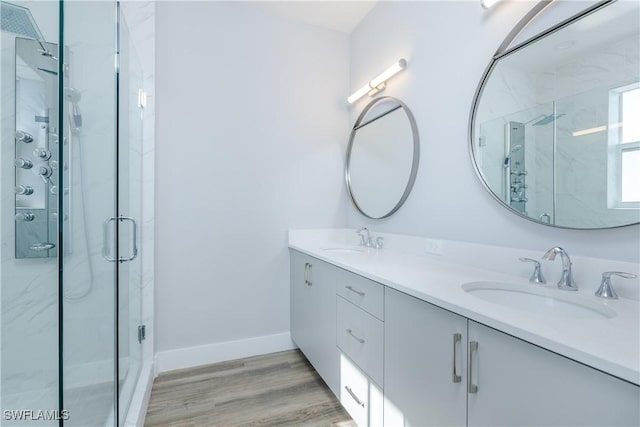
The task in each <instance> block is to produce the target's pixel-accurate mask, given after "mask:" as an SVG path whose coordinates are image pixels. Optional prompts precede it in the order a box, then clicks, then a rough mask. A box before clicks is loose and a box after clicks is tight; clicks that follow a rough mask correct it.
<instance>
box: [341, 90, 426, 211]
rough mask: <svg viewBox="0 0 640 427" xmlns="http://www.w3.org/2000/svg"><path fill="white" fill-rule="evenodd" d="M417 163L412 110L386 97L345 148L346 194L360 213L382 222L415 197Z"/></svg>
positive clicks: (361, 120) (367, 112)
mask: <svg viewBox="0 0 640 427" xmlns="http://www.w3.org/2000/svg"><path fill="white" fill-rule="evenodd" d="M419 158H420V143H419V140H418V128H417V127H416V122H415V120H414V118H413V115H412V114H411V111H409V108H407V106H406V105H405V104H404V103H403V102H402V101H400V100H398V99H395V98H392V97H388V96H384V97H380V98H376V99H374V100H373V101H371V102H370V103H369V104H368V105H367V106H366V107H365V108H364V110H363V111H362V113H360V115H359V116H358V119H357V120H356V123H355V124H354V125H353V130H352V131H351V137H350V138H349V147H348V148H347V164H346V179H347V189H348V191H349V196H350V197H351V201H352V202H353V204H354V205H355V207H356V208H357V209H358V210H359V211H360V213H362V214H363V215H365V216H366V217H368V218H373V219H380V218H386V217H388V216H390V215H391V214H393V213H394V212H395V211H397V210H398V209H399V208H400V206H402V204H403V203H404V201H405V200H406V199H407V197H408V196H409V193H410V192H411V188H412V187H413V182H414V181H415V179H416V173H417V172H418V160H419Z"/></svg>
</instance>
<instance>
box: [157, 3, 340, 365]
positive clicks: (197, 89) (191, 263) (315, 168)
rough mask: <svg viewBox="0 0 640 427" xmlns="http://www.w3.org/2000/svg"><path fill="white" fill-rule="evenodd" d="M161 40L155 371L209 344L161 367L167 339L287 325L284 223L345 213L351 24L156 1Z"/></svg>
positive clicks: (171, 343) (330, 221)
mask: <svg viewBox="0 0 640 427" xmlns="http://www.w3.org/2000/svg"><path fill="white" fill-rule="evenodd" d="M157 46H158V50H157V62H156V70H157V80H156V82H157V87H156V94H157V160H156V185H157V194H156V224H157V226H156V251H157V255H156V306H155V307H156V345H157V349H158V351H159V352H160V354H159V360H160V365H161V366H160V369H161V370H163V369H169V368H175V367H179V366H181V363H182V362H181V360H183V361H184V360H185V359H181V358H182V357H183V356H184V357H187V355H188V354H191V355H193V354H194V353H198V352H200V354H205V353H207V351H208V350H207V349H211V348H212V347H210V346H209V347H200V348H196V349H190V350H185V353H180V352H178V353H175V352H173V353H171V354H172V359H171V360H172V362H171V363H169V362H167V364H165V365H164V367H163V365H162V360H163V354H164V355H167V354H169V353H168V350H174V349H180V348H185V347H193V346H201V345H211V344H215V343H223V342H227V341H234V340H243V339H247V338H251V337H260V336H274V337H273V338H274V340H276V341H278V340H279V341H278V342H280V343H282V342H283V341H282V340H281V338H282V337H283V336H285V337H286V336H287V335H288V331H289V264H288V251H287V229H288V228H313V227H333V226H336V227H337V226H343V225H344V224H345V222H346V204H347V199H346V195H345V190H344V184H343V175H342V168H343V162H344V149H345V146H346V141H347V139H348V127H349V125H348V114H347V110H346V106H345V101H344V97H345V94H346V93H347V91H348V87H347V81H348V72H347V70H348V37H347V35H345V34H342V33H338V32H333V31H329V30H324V29H321V28H318V27H314V26H311V25H308V24H301V23H295V22H293V21H289V20H287V19H285V18H282V17H279V16H275V15H270V14H269V13H268V12H267V11H265V10H263V9H262V8H257V7H255V5H253V4H251V3H247V2H241V3H240V2H235V3H234V2H188V3H187V2H158V3H157ZM276 338H277V339H276ZM267 341H269V339H267ZM238 345H239V346H242V343H239V344H238ZM257 351H259V350H257ZM207 354H208V353H207ZM196 358H197V357H196ZM208 360H209V361H210V359H207V356H203V357H202V358H199V359H198V361H200V362H201V363H203V362H206V361H208ZM183 364H184V363H183ZM169 365H170V366H169Z"/></svg>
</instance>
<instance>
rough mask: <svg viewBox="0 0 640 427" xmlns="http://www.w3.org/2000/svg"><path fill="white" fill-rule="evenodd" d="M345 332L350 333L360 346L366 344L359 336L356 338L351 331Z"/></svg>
mask: <svg viewBox="0 0 640 427" xmlns="http://www.w3.org/2000/svg"><path fill="white" fill-rule="evenodd" d="M345 330H346V331H347V333H348V334H349V335H351V336H352V337H353V338H355V339H356V341H358V342H359V343H360V344H364V340H363V339H362V338H358V337H357V336H355V335H354V334H353V331H352V330H351V329H345Z"/></svg>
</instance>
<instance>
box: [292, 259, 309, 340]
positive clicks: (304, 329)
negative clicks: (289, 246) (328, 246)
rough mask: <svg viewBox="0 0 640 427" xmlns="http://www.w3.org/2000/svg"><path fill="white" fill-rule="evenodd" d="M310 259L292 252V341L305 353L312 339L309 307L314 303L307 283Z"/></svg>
mask: <svg viewBox="0 0 640 427" xmlns="http://www.w3.org/2000/svg"><path fill="white" fill-rule="evenodd" d="M308 259H309V257H307V256H305V255H303V254H301V253H299V252H296V251H290V258H289V262H290V267H289V268H290V283H289V287H290V289H289V291H290V305H291V308H290V316H291V319H290V320H291V339H293V341H294V342H295V343H296V345H297V346H298V347H299V348H300V349H301V350H302V352H305V349H306V348H307V347H308V346H309V341H310V339H311V334H310V329H311V326H312V324H311V319H312V317H313V316H312V313H309V310H313V308H314V307H313V306H309V305H310V302H311V301H312V298H313V297H312V295H311V292H312V289H311V287H310V286H308V285H307V283H306V271H305V269H306V263H307V262H308Z"/></svg>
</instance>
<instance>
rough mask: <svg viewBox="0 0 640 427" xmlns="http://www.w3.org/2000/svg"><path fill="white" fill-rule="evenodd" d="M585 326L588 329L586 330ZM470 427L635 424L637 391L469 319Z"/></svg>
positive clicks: (637, 401)
mask: <svg viewBox="0 0 640 427" xmlns="http://www.w3.org/2000/svg"><path fill="white" fill-rule="evenodd" d="M585 327H587V326H585ZM474 342H475V343H478V347H477V350H476V351H475V352H473V353H472V356H471V362H472V363H471V371H472V374H471V378H470V382H471V383H472V384H473V385H477V391H476V392H475V393H469V401H468V405H469V408H468V410H469V426H510V427H513V426H581V427H582V426H637V425H639V423H640V419H639V417H640V415H639V414H640V409H639V405H640V403H639V402H640V388H639V387H637V386H635V385H632V384H630V383H627V382H625V381H622V380H619V379H617V378H615V377H612V376H610V375H607V374H604V373H602V372H600V371H596V370H595V369H592V368H590V367H587V366H585V365H582V364H580V363H577V362H575V361H573V360H570V359H567V358H565V357H563V356H559V355H557V354H555V353H552V352H550V351H548V350H545V349H542V348H540V347H537V346H535V345H532V344H529V343H527V342H525V341H522V340H520V339H517V338H514V337H512V336H509V335H507V334H504V333H502V332H499V331H496V330H495V329H491V328H488V327H486V326H483V325H480V324H478V323H475V322H473V321H469V343H470V344H472V343H474Z"/></svg>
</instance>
